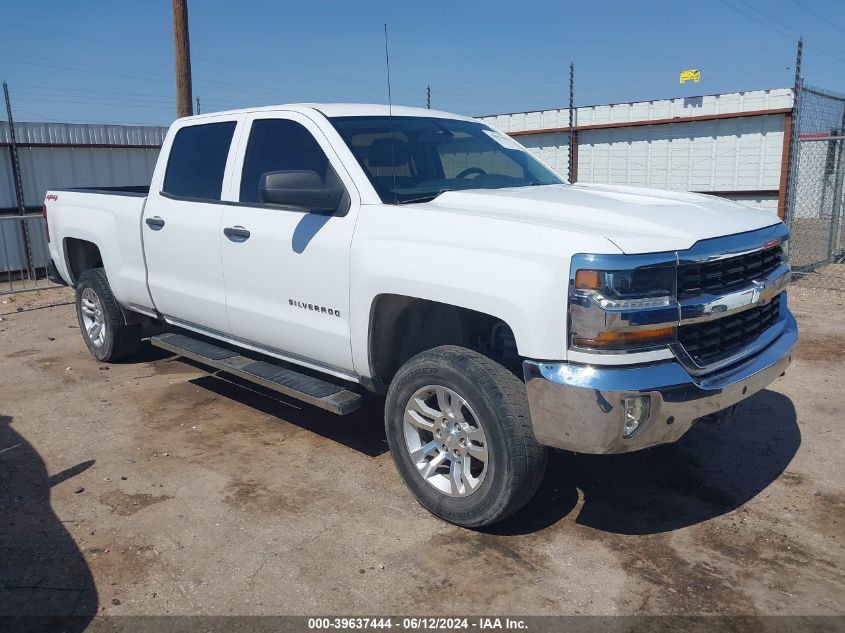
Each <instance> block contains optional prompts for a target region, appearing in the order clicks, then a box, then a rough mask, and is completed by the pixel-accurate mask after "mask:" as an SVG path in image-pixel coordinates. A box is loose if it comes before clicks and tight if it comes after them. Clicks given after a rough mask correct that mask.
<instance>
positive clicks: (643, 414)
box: [622, 396, 651, 437]
mask: <svg viewBox="0 0 845 633" xmlns="http://www.w3.org/2000/svg"><path fill="white" fill-rule="evenodd" d="M622 404H623V405H624V407H625V431H624V437H631V436H632V435H633V434H634V433H636V432H637V429H638V428H640V426H642V425H643V423H644V422H645V421H646V420H648V414H649V413H650V411H651V398H650V397H649V396H631V397H629V398H623V399H622Z"/></svg>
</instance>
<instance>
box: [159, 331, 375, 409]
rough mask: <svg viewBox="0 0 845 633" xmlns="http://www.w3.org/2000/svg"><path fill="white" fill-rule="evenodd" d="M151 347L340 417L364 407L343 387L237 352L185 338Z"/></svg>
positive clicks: (163, 337) (162, 339)
mask: <svg viewBox="0 0 845 633" xmlns="http://www.w3.org/2000/svg"><path fill="white" fill-rule="evenodd" d="M150 343H152V344H153V345H154V346H155V347H160V348H162V349H166V350H168V351H169V352H173V353H174V354H178V355H179V356H184V357H185V358H191V359H193V360H195V361H198V362H200V363H202V364H203V365H209V366H211V367H214V368H215V369H220V370H222V371H225V372H228V373H230V374H233V375H235V376H237V377H239V378H243V379H244V380H247V381H249V382H252V383H255V384H257V385H261V386H262V387H267V388H268V389H272V390H273V391H278V392H279V393H281V394H284V395H286V396H290V397H291V398H296V399H297V400H302V401H303V402H307V403H308V404H313V405H314V406H316V407H320V408H321V409H325V410H326V411H331V412H332V413H336V414H338V415H346V414H347V413H352V412H353V411H356V410H358V409H360V408H361V405H362V404H363V398H362V397H361V394H358V393H355V392H353V391H349V390H348V389H344V388H343V387H341V386H340V385H335V384H333V383H330V382H326V381H325V380H320V379H319V378H314V377H313V376H307V375H305V374H302V373H300V372H298V371H295V370H293V369H288V368H287V367H282V366H281V365H276V364H274V363H268V362H265V361H263V360H254V359H252V358H247V357H245V356H241V355H240V354H239V353H238V352H237V351H235V350H231V349H227V348H225V347H220V346H218V345H214V344H212V343H207V342H205V341H203V340H200V339H196V338H192V337H190V336H185V335H184V334H159V335H158V336H153V337H151V338H150Z"/></svg>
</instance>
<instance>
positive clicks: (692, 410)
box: [523, 311, 798, 453]
mask: <svg viewBox="0 0 845 633" xmlns="http://www.w3.org/2000/svg"><path fill="white" fill-rule="evenodd" d="M797 341H798V327H797V325H796V323H795V318H794V317H793V316H792V314H790V313H789V312H788V311H787V313H786V318H785V327H784V329H783V331H782V333H781V335H780V336H779V337H778V338H777V339H775V341H773V342H772V343H771V344H770V345H769V346H768V347H766V348H765V349H764V350H763V351H761V352H759V353H758V354H756V355H755V356H753V357H752V358H751V359H749V360H747V361H745V362H742V363H740V364H738V365H735V366H733V367H731V368H729V369H726V370H724V371H721V372H718V373H715V374H710V375H707V376H691V375H690V374H689V373H688V372H687V371H686V370H685V369H684V368H683V367H682V366H681V365H680V364H679V363H677V362H675V361H667V362H662V363H659V364H652V365H641V366H638V367H625V368H622V367H618V366H617V367H608V366H605V367H599V366H594V365H578V364H574V363H543V362H538V361H532V360H526V361H525V362H524V363H523V372H524V374H525V384H526V390H527V392H528V404H529V408H530V411H531V420H532V424H533V427H534V435H535V436H536V438H537V441H538V442H540V443H541V444H545V445H547V446H554V447H556V448H563V449H567V450H571V451H576V452H579V453H627V452H629V451H635V450H639V449H641V448H647V447H649V446H655V445H656V444H665V443H668V442H674V441H677V440H678V439H679V438H680V437H681V436H682V435H683V434H684V433H686V432H687V431H688V430H689V428H690V427H691V426H692V425H693V423H694V422H695V421H696V420H698V419H699V418H702V417H705V416H708V415H711V414H713V413H716V412H718V411H722V410H724V409H728V408H729V407H731V406H733V405H735V404H736V403H738V402H740V401H741V400H744V399H745V398H747V397H749V396H750V395H752V394H754V393H756V392H758V391H760V390H761V389H764V388H765V387H766V386H767V385H769V384H770V383H771V382H772V381H773V380H775V378H777V377H778V376H780V375H781V374H783V372H784V371H786V368H787V367H788V366H789V364H790V362H791V361H792V348H793V347H794V346H795V343H796V342H797ZM641 395H649V396H650V401H651V412H650V415H649V418H648V419H647V420H646V421H645V422H644V423H643V424H641V425H640V427H639V428H638V429H637V431H636V432H635V433H634V434H633V436H632V437H630V438H625V437H623V427H624V410H623V406H622V399H623V398H625V397H627V396H641Z"/></svg>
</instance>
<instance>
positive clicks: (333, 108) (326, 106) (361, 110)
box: [182, 103, 475, 121]
mask: <svg viewBox="0 0 845 633" xmlns="http://www.w3.org/2000/svg"><path fill="white" fill-rule="evenodd" d="M278 110H292V111H294V112H303V111H306V110H311V111H317V112H319V113H321V114H323V115H324V116H326V117H329V118H332V117H343V116H388V115H390V114H392V115H393V116H417V117H433V118H438V119H461V120H464V121H475V119H473V118H472V117H467V116H462V115H460V114H452V113H451V112H441V111H440V110H429V109H428V108H411V107H408V106H399V105H396V106H393V107H392V108H391V106H388V105H384V104H377V103H287V104H280V105H271V106H263V107H256V108H240V109H238V110H226V111H223V112H208V113H205V114H198V115H195V116H192V117H184V119H182V120H186V119H204V118H210V117H216V116H221V115H232V114H248V113H253V112H273V111H278Z"/></svg>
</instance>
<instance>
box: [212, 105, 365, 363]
mask: <svg viewBox="0 0 845 633" xmlns="http://www.w3.org/2000/svg"><path fill="white" fill-rule="evenodd" d="M241 144H242V145H244V144H245V149H244V150H242V151H239V154H240V155H241V156H242V159H241V161H240V164H237V163H236V165H235V173H236V174H238V173H239V174H240V180H239V181H238V179H237V177H236V178H235V179H234V181H233V183H234V185H235V186H234V187H233V192H234V191H237V192H238V193H237V204H233V205H229V206H227V207H226V210H225V211H224V214H223V230H224V237H223V240H222V242H221V257H222V261H223V276H224V279H225V283H226V308H227V312H228V315H229V322H230V323H231V325H232V332H233V334H234V335H235V336H236V337H237V338H239V339H242V340H243V341H245V342H248V343H251V344H253V345H256V346H258V347H260V348H262V349H265V350H267V351H271V352H274V353H277V354H278V355H281V356H283V357H285V358H288V359H291V360H294V361H299V362H301V363H302V364H305V365H309V366H316V367H319V368H320V369H323V370H328V371H333V372H335V373H336V374H338V375H343V376H351V375H353V367H352V351H351V346H350V334H349V253H350V245H351V242H352V232H353V230H354V227H355V217H356V214H357V210H358V206H359V202H358V195H357V191H356V190H355V189H354V185H353V184H352V180H351V178H350V177H349V175H348V174H347V173H346V172H345V170H344V169H343V167H342V165H341V164H340V162H339V161H338V159H337V157H336V156H335V154H334V151H333V149H332V148H331V145H330V144H329V143H328V141H327V140H326V138H325V137H324V136H323V134H322V132H321V131H320V129H319V127H318V126H317V125H316V124H315V123H314V122H313V121H311V119H309V118H308V117H306V116H304V115H302V114H299V113H294V112H263V113H260V114H255V115H251V117H249V118H248V119H247V127H246V128H245V129H244V132H243V135H242V140H241ZM287 170H292V171H307V172H316V174H317V176H318V177H319V178H320V179H321V180H322V181H323V182H324V183H326V182H331V183H340V184H342V186H343V187H344V189H345V190H346V194H345V195H344V196H343V202H342V203H341V206H340V207H339V208H338V209H337V211H335V212H334V213H332V212H315V211H311V210H309V209H302V208H292V207H282V206H279V205H274V204H267V203H265V202H262V198H261V194H260V192H259V183H260V181H261V178H262V175H264V174H267V173H270V172H278V171H287Z"/></svg>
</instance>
